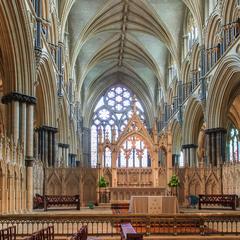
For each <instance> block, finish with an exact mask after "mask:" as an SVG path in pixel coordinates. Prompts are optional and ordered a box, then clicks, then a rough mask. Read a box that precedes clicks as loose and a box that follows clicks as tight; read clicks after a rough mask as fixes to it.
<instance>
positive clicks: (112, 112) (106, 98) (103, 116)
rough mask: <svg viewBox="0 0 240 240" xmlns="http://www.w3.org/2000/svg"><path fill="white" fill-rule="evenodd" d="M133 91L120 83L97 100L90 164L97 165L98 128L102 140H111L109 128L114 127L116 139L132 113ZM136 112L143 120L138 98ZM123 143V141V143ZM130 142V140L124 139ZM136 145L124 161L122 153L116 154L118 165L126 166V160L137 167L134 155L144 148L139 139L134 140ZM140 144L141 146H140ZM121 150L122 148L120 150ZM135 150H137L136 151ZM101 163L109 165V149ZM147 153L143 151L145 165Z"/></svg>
mask: <svg viewBox="0 0 240 240" xmlns="http://www.w3.org/2000/svg"><path fill="white" fill-rule="evenodd" d="M133 95H134V94H133V93H132V92H131V91H130V90H129V89H127V88H126V87H124V86H122V85H115V86H113V87H111V88H110V89H109V90H108V91H107V92H106V93H105V94H104V95H103V96H102V97H101V98H100V100H99V101H98V103H97V105H96V107H95V109H94V114H93V118H92V119H93V120H92V127H91V165H92V166H96V165H97V159H98V150H97V146H98V130H99V129H101V130H102V135H103V140H105V139H106V138H108V139H109V140H110V141H111V140H112V135H111V132H112V131H111V130H112V128H115V130H116V139H117V138H118V136H119V135H120V133H121V132H122V131H123V130H124V128H125V127H126V125H127V123H128V120H129V118H130V117H131V115H132V109H131V103H132V98H133ZM136 109H137V114H138V115H139V117H140V119H141V120H142V121H143V122H145V114H144V110H143V107H142V105H141V103H140V102H139V100H138V99H136ZM124 144H125V143H124ZM126 144H130V141H126ZM136 144H137V147H136V148H135V149H134V150H132V152H131V154H130V156H129V160H128V161H126V158H125V156H124V154H119V156H118V162H117V166H118V167H126V164H127V162H128V166H129V167H133V166H135V167H138V166H140V162H139V160H138V158H137V157H136V156H140V155H141V152H140V150H141V149H143V148H144V143H143V142H142V141H140V140H138V141H136ZM140 145H141V146H140ZM122 151H123V150H122ZM136 151H137V152H136ZM102 159H103V163H102V164H101V165H104V166H105V167H110V166H111V150H110V149H108V148H107V149H105V151H104V156H103V158H102ZM147 159H148V154H147V153H146V152H144V151H143V153H142V165H143V166H147V162H148V160H147Z"/></svg>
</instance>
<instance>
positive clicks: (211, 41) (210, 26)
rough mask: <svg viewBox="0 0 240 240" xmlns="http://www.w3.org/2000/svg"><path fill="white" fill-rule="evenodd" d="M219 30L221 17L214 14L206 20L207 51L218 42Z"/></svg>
mask: <svg viewBox="0 0 240 240" xmlns="http://www.w3.org/2000/svg"><path fill="white" fill-rule="evenodd" d="M220 29H221V17H220V16H219V15H218V14H217V13H216V12H214V13H213V14H212V15H211V17H210V18H209V20H208V23H207V28H206V35H205V46H206V48H207V49H209V48H212V47H215V46H216V45H217V43H218V41H219V39H218V37H220V36H219V34H220V32H219V31H220Z"/></svg>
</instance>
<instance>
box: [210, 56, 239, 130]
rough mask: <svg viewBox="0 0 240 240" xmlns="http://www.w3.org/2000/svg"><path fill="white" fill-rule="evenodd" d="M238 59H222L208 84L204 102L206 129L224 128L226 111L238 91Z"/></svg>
mask: <svg viewBox="0 0 240 240" xmlns="http://www.w3.org/2000/svg"><path fill="white" fill-rule="evenodd" d="M239 79H240V58H239V57H238V56H229V57H226V58H225V59H223V61H221V63H220V64H219V66H218V68H217V69H216V72H215V74H214V76H213V78H212V80H211V82H210V85H209V88H208V89H209V90H208V97H207V102H206V113H207V116H206V117H207V118H206V119H207V121H206V122H207V128H217V127H222V128H224V127H226V123H227V116H228V114H227V111H228V109H229V104H231V103H232V101H233V100H234V98H235V97H236V95H237V94H239V90H240V82H239Z"/></svg>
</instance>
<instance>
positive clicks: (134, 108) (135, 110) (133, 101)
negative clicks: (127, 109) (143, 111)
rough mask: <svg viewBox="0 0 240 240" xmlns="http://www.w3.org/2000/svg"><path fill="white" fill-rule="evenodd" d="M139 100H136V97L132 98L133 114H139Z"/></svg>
mask: <svg viewBox="0 0 240 240" xmlns="http://www.w3.org/2000/svg"><path fill="white" fill-rule="evenodd" d="M136 103H137V99H136V95H133V97H132V112H133V113H137V105H136Z"/></svg>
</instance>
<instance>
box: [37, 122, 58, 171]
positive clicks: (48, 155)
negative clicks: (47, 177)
mask: <svg viewBox="0 0 240 240" xmlns="http://www.w3.org/2000/svg"><path fill="white" fill-rule="evenodd" d="M56 133H57V128H54V127H49V126H42V127H39V128H37V129H36V130H35V134H36V138H35V141H36V150H35V151H36V154H37V156H38V157H39V159H41V161H42V162H43V163H44V165H45V166H46V167H54V166H55V165H56Z"/></svg>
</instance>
